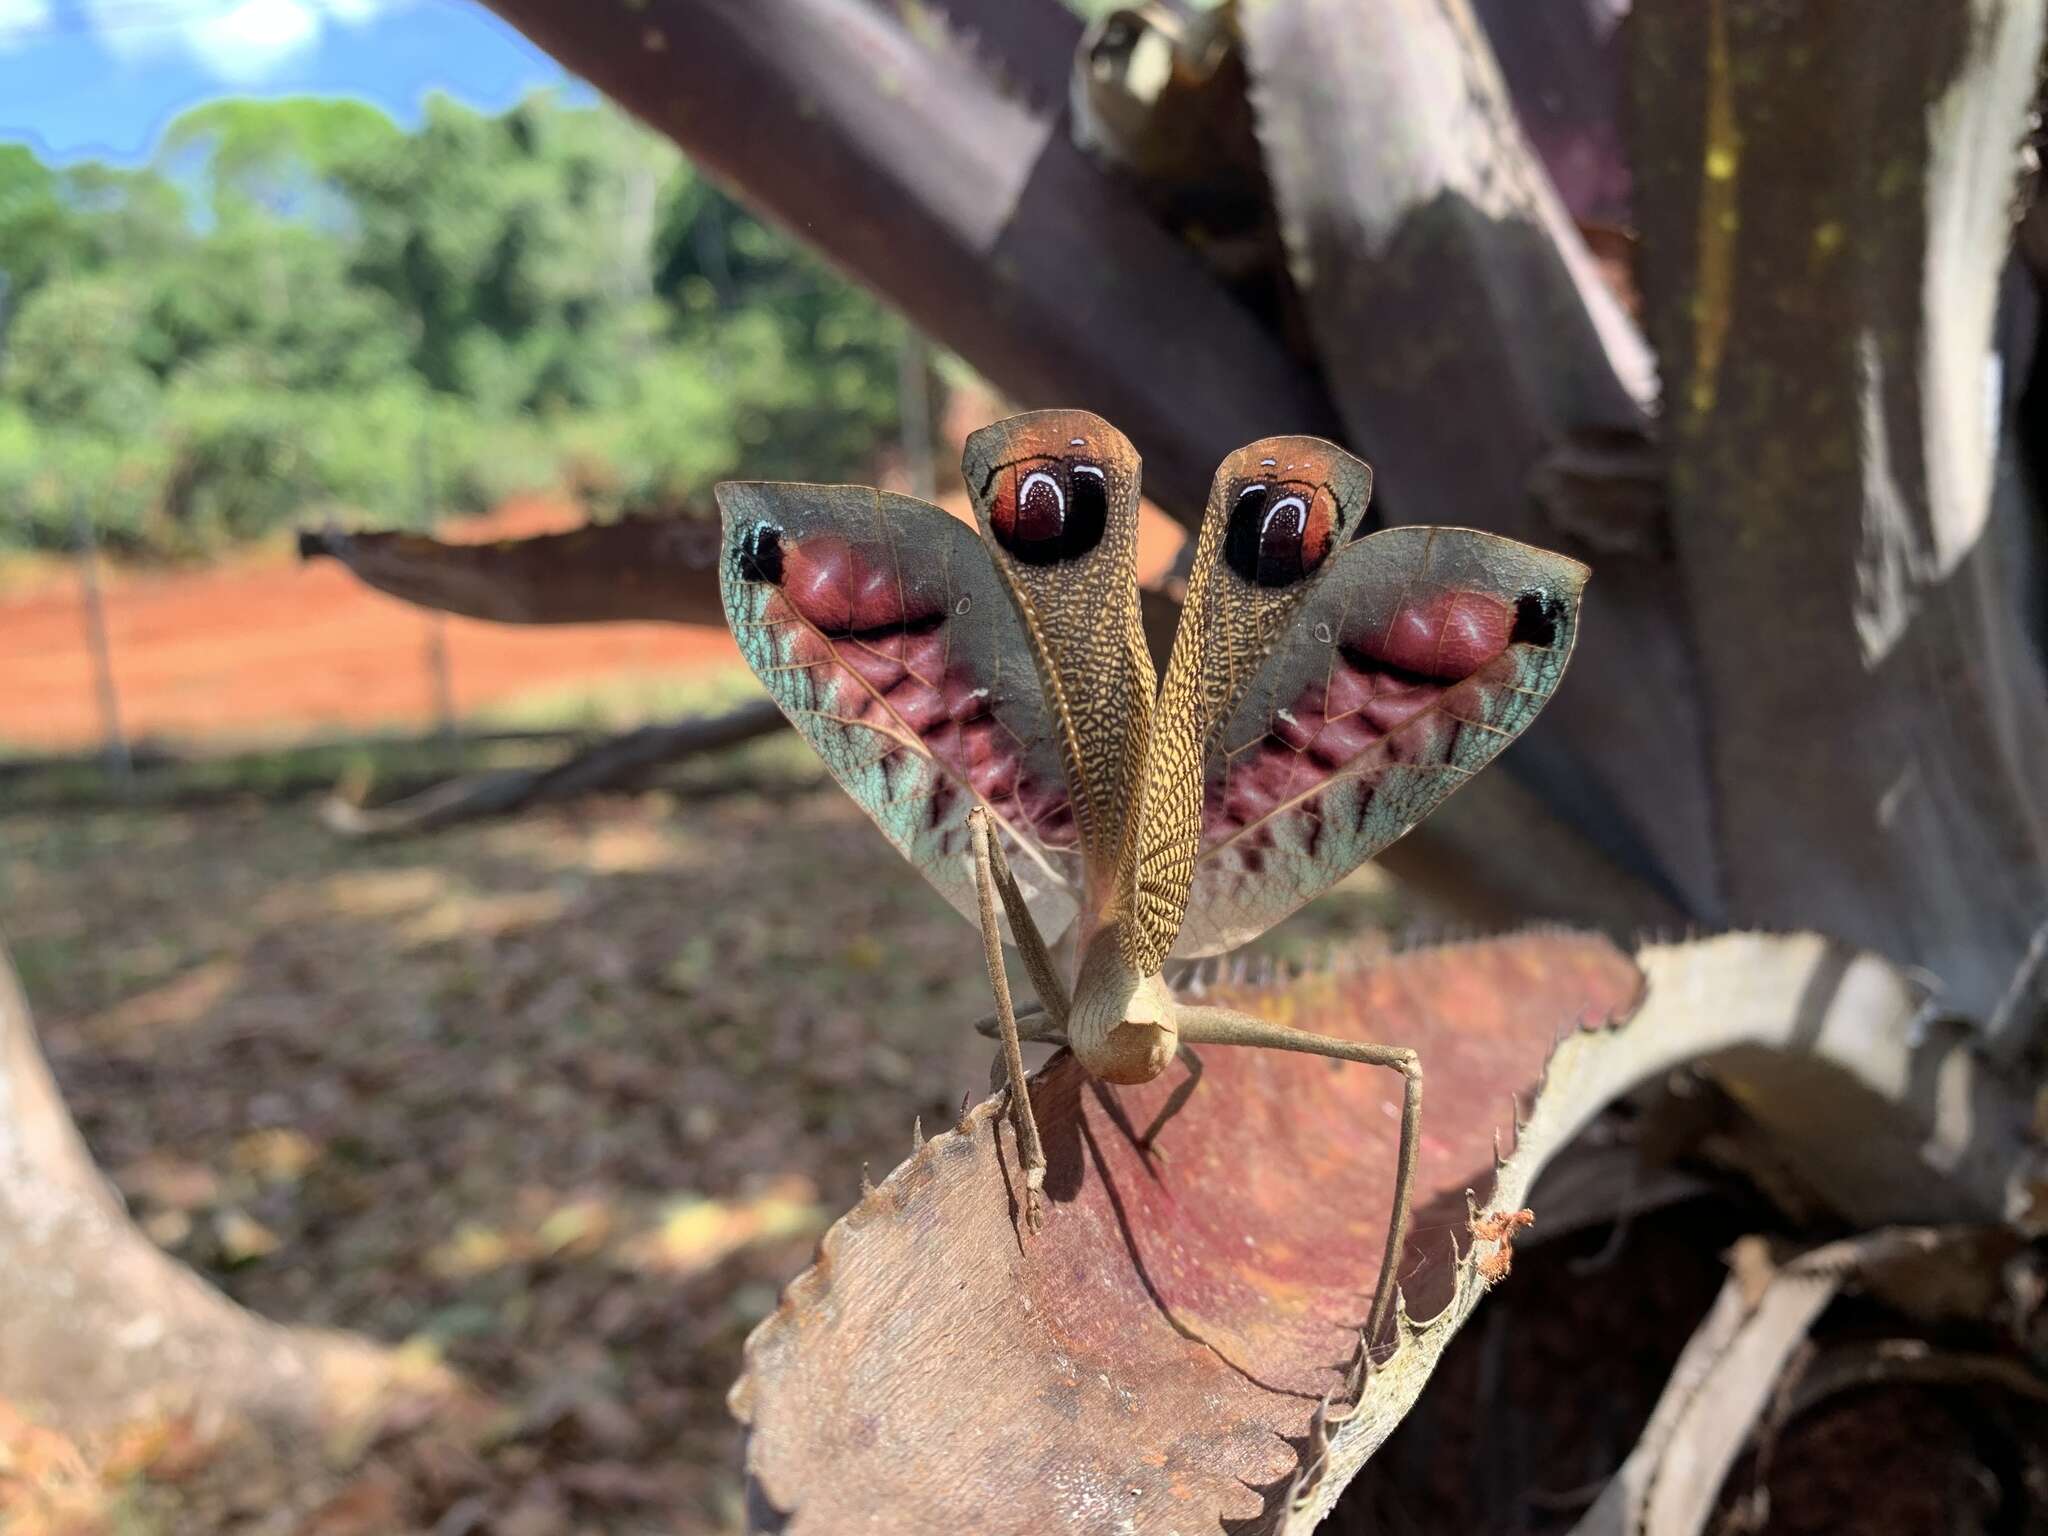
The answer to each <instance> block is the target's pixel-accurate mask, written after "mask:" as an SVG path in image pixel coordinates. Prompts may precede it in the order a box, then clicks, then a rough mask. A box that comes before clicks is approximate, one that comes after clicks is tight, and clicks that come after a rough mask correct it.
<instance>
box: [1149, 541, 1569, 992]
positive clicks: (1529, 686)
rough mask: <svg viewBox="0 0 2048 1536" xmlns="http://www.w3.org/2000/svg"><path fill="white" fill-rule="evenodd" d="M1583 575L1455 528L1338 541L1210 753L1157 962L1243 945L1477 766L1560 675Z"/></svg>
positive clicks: (1530, 714) (1516, 730) (1542, 555)
mask: <svg viewBox="0 0 2048 1536" xmlns="http://www.w3.org/2000/svg"><path fill="white" fill-rule="evenodd" d="M1585 578H1586V569H1585V567H1584V566H1582V565H1580V564H1578V562H1576V561H1574V560H1569V559H1566V558H1564V557H1563V556H1561V555H1553V554H1549V553H1547V552H1546V551H1543V550H1538V549H1533V548H1531V547H1529V546H1527V545H1523V544H1517V543H1515V542H1514V541H1512V540H1509V539H1501V538H1496V537H1494V536H1492V535H1489V534H1481V533H1474V532H1471V531H1469V530H1466V529H1456V528H1393V529H1387V530H1385V531H1383V532H1381V533H1377V534H1374V535H1372V536H1371V537H1369V538H1366V539H1362V540H1359V541H1357V542H1355V543H1353V544H1352V545H1350V546H1348V547H1347V548H1346V549H1345V550H1344V551H1343V552H1342V554H1341V555H1340V556H1339V557H1338V559H1337V561H1336V562H1335V563H1334V565H1333V567H1332V569H1331V570H1330V572H1329V574H1328V576H1327V578H1325V579H1324V580H1323V582H1322V583H1321V585H1319V587H1318V588H1317V590H1316V592H1315V593H1314V594H1313V595H1312V596H1311V597H1310V598H1309V600H1308V601H1307V602H1306V603H1305V604H1304V605H1303V607H1302V609H1301V611H1300V612H1299V613H1298V614H1297V615H1296V617H1295V619H1294V622H1293V623H1292V624H1291V625H1290V626H1289V628H1288V630H1287V632H1286V633H1285V634H1284V635H1283V636H1282V637H1281V641H1280V643H1279V645H1277V646H1276V647H1275V649H1274V652H1273V654H1272V656H1271V657H1270V658H1269V659H1268V661H1267V662H1266V664H1265V666H1264V668H1263V669H1262V670H1261V671H1260V673H1259V675H1258V677H1257V678H1256V680H1255V681H1254V682H1253V684H1252V687H1251V688H1250V689H1249V690H1248V691H1247V693H1246V695H1245V698H1244V700H1243V701H1242V703H1241V704H1240V705H1239V706H1238V708H1237V709H1236V711H1235V712H1234V713H1233V714H1232V716H1231V718H1230V720H1229V722H1228V723H1227V724H1226V725H1225V727H1224V729H1223V731H1222V732H1221V733H1220V735H1219V737H1218V740H1217V743H1216V746H1215V748H1214V750H1213V751H1212V755H1211V757H1210V762H1209V775H1208V783H1207V788H1206V790H1205V793H1204V808H1203V847H1202V851H1201V854H1200V856H1199V857H1198V859H1197V861H1196V865H1195V877H1194V887H1193V890H1192V893H1191V896H1190V901H1189V908H1188V916H1187V920H1186V921H1185V922H1184V923H1183V925H1182V928H1181V936H1180V940H1179V942H1178V943H1177V944H1176V945H1175V947H1174V953H1175V954H1176V955H1180V956H1183V957H1187V956H1195V955H1208V954H1217V953H1220V952H1222V951H1223V950H1226V949H1232V948H1235V947H1236V946H1237V945H1239V944H1242V943H1245V942H1247V941H1248V940H1250V939H1252V938H1255V937H1256V936H1257V935H1259V934H1260V933H1263V932H1264V931H1265V930H1266V929H1267V928H1270V927H1271V926H1272V925H1273V924H1274V923H1276V922H1278V921H1279V920H1280V919H1281V918H1283V917H1285V916H1286V915H1287V914H1288V913H1290V912H1292V911H1293V910H1295V908H1297V907H1299V906H1301V905H1302V904H1303V903H1304V902H1306V901H1308V900H1310V899H1311V898H1312V897H1314V896H1316V895H1318V894H1319V893H1321V892H1322V891H1324V890H1326V889H1328V888H1329V887H1330V886H1331V885H1333V884H1334V883H1336V881H1338V880H1340V879H1342V878H1343V877H1344V876H1345V875H1347V874H1349V873H1350V872H1351V871H1352V870H1354V869H1356V868H1357V867H1358V866H1359V865H1360V864H1362V863H1364V862H1365V860H1367V859H1369V858H1371V857H1372V856H1373V855H1374V854H1376V853H1378V852H1379V851H1380V850H1381V849H1383V848H1385V847H1386V846H1387V845H1388V844H1389V843H1391V842H1393V841H1395V839H1397V838H1399V837H1400V836H1401V835H1402V834H1403V833H1405V832H1407V831H1408V829H1409V828H1411V827H1412V826H1414V825H1415V823H1417V822H1418V821H1420V820H1422V818H1423V817H1425V816H1427V815H1428V814H1429V813H1430V811H1432V810H1434V809H1435V808H1436V806H1437V805H1438V804H1440V803H1441V802H1442V801H1443V799H1444V798H1445V797H1446V796H1447V795H1449V794H1450V793H1451V792H1452V791H1453V790H1454V789H1456V788H1457V787H1458V785H1460V784H1462V783H1463V782H1464V781H1465V780H1466V779H1468V778H1470V777H1471V776H1472V775H1473V774H1474V773H1477V772H1478V771H1479V770H1480V769H1481V768H1483V767H1484V766H1485V765H1486V764H1487V763H1488V762H1490V761H1491V760H1492V759H1493V757H1494V755H1495V754H1496V753H1498V752H1499V751H1500V750H1501V749H1502V748H1503V747H1505V746H1506V745H1507V744H1508V743H1509V742H1510V741H1512V740H1513V739H1514V738H1515V737H1516V736H1517V735H1519V734H1520V733H1521V731H1522V730H1523V728H1524V727H1526V726H1527V725H1528V723H1529V722H1530V721H1531V720H1533V719H1534V718H1535V717H1536V713H1537V711H1538V710H1540V709H1541V708H1542V707H1543V704H1544V702H1545V701H1546V700H1548V698H1549V697H1550V694H1551V691H1552V689H1554V688H1555V687H1556V685H1557V681H1558V679H1559V677H1561V676H1562V675H1563V672H1564V666H1565V662H1566V660H1567V659H1568V658H1569V656H1570V654H1571V647H1572V641H1573V639H1574V637H1575V634H1576V630H1577V617H1578V601H1579V590H1580V587H1581V586H1582V585H1583V583H1584V581H1585Z"/></svg>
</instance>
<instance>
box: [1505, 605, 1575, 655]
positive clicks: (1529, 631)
mask: <svg viewBox="0 0 2048 1536" xmlns="http://www.w3.org/2000/svg"><path fill="white" fill-rule="evenodd" d="M1563 619H1564V604H1563V603H1561V602H1559V601H1558V600H1557V599H1556V598H1554V597H1552V596H1551V595H1550V594H1549V593H1548V592H1524V593H1523V594H1522V595H1521V596H1520V597H1518V598H1516V599H1515V627H1514V629H1513V630H1512V631H1510V632H1509V634H1508V644H1510V645H1534V646H1538V647H1541V648H1542V649H1544V650H1546V651H1547V650H1549V649H1550V648H1551V647H1552V646H1554V645H1556V644H1557V630H1558V625H1559V624H1560V623H1562V622H1563Z"/></svg>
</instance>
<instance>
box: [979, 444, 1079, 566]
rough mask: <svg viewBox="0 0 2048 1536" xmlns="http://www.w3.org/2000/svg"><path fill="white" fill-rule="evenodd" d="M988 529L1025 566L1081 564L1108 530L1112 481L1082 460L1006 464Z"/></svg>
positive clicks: (1034, 460)
mask: <svg viewBox="0 0 2048 1536" xmlns="http://www.w3.org/2000/svg"><path fill="white" fill-rule="evenodd" d="M988 524H989V527H990V529H992V530H993V531H994V533H995V536H996V543H998V544H1000V545H1001V546H1002V547H1003V548H1004V549H1005V550H1006V551H1008V552H1009V553H1010V554H1011V555H1012V556H1013V557H1015V558H1016V559H1018V560H1020V561H1022V562H1023V563H1024V564H1025V565H1053V564H1056V563H1058V562H1059V561H1062V560H1077V559H1079V558H1080V557H1081V556H1082V555H1085V554H1087V553H1088V552H1089V551H1090V550H1091V549H1093V548H1095V546H1096V545H1098V544H1100V543H1101V542H1102V535H1103V533H1104V531H1105V530H1106V529H1107V528H1108V526H1109V476H1108V475H1107V473H1105V471H1104V470H1103V467H1102V466H1101V465H1100V464H1097V463H1096V462H1094V461H1093V460H1092V459H1084V458H1081V457H1080V456H1078V455H1073V456H1069V457H1064V458H1042V459H1026V460H1024V461H1023V462H1021V463H1017V464H1010V465H1006V466H1004V468H1003V469H1001V470H1000V471H998V475H997V485H996V493H995V499H994V500H993V501H991V502H990V503H989V509H988Z"/></svg>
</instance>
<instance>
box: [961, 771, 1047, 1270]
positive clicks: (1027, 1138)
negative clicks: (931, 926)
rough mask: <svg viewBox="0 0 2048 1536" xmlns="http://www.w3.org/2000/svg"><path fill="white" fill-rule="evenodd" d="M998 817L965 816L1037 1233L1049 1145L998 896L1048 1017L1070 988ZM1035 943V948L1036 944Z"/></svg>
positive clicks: (979, 812)
mask: <svg viewBox="0 0 2048 1536" xmlns="http://www.w3.org/2000/svg"><path fill="white" fill-rule="evenodd" d="M993 823H994V818H993V817H992V816H990V815H989V813H988V810H987V808H986V807H984V806H976V807H975V808H974V809H973V810H972V811H971V812H969V813H968V817H967V828H968V834H969V839H970V841H971V842H972V843H973V845H974V888H975V891H976V894H978V895H979V896H980V898H981V948H982V955H983V957H984V958H985V959H986V960H987V961H988V984H989V988H990V990H991V991H993V992H994V993H995V998H996V1026H997V1028H998V1029H999V1030H1000V1031H1001V1034H1002V1041H1003V1067H1004V1071H1005V1074H1006V1075H1007V1076H1008V1078H1009V1089H1010V1113H1011V1116H1012V1117H1013V1118H1014V1120H1015V1122H1016V1126H1017V1155H1018V1157H1019V1158H1020V1159H1022V1161H1023V1164H1024V1220H1025V1222H1026V1224H1027V1225H1028V1226H1029V1227H1030V1228H1031V1230H1032V1231H1034V1232H1036V1231H1037V1230H1038V1227H1039V1223H1040V1222H1041V1221H1042V1220H1043V1217H1042V1216H1041V1214H1040V1196H1039V1192H1040V1191H1041V1190H1043V1189H1044V1188H1045V1147H1044V1145H1043V1144H1042V1143H1041V1142H1040V1141H1039V1139H1038V1119H1037V1117H1036V1116H1035V1115H1033V1114H1032V1112H1031V1089H1030V1086H1029V1085H1028V1084H1027V1083H1026V1082H1025V1076H1024V1050H1023V1046H1022V1043H1021V1042H1020V1040H1019V1038H1018V1035H1017V1015H1016V1014H1015V1012H1014V1011H1012V1009H1011V1007H1010V975H1009V970H1008V968H1007V967H1006V966H1005V965H1004V964H1003V934H1002V928H1001V926H1000V925H999V924H998V923H997V921H996V899H997V893H998V891H1000V892H1001V895H1002V901H1003V905H1004V907H1005V908H1006V909H1007V910H1008V911H1009V914H1010V928H1011V931H1012V932H1014V933H1015V934H1016V936H1017V947H1018V948H1019V949H1020V950H1022V951H1023V953H1024V964H1025V967H1026V969H1028V970H1029V971H1030V972H1031V981H1032V985H1033V986H1035V987H1036V988H1037V989H1038V994H1039V999H1040V1001H1041V1002H1042V1003H1043V1004H1044V1005H1045V1011H1046V1015H1047V1019H1048V1021H1049V1022H1051V1023H1053V1024H1054V1025H1055V1026H1056V1027H1064V1025H1065V1023H1066V1015H1067V1012H1068V1010H1069V1006H1070V1005H1069V1003H1068V1001H1067V993H1066V987H1065V986H1064V985H1062V984H1061V983H1060V981H1059V973H1058V972H1057V971H1055V970H1054V969H1053V965H1052V956H1051V954H1050V953H1049V952H1048V951H1047V949H1046V944H1045V939H1044V937H1043V935H1041V934H1040V933H1039V931H1038V925H1037V924H1036V923H1034V922H1033V921H1032V920H1031V912H1030V909H1029V908H1028V907H1027V906H1026V905H1025V904H1024V894H1023V892H1022V891H1021V890H1019V889H1018V888H1017V882H1016V881H1015V880H1014V879H1012V878H1011V877H1010V870H1009V866H1008V865H1007V864H1006V863H1004V862H1003V855H1002V849H1001V847H1000V846H999V845H998V844H997V842H996V838H995V829H994V825H993ZM1034 946H1035V948H1034Z"/></svg>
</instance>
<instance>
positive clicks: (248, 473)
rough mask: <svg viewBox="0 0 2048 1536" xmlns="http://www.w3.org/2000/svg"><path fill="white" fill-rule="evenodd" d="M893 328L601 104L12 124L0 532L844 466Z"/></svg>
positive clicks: (886, 402)
mask: <svg viewBox="0 0 2048 1536" xmlns="http://www.w3.org/2000/svg"><path fill="white" fill-rule="evenodd" d="M903 335H904V328H903V326H902V324H901V322H900V321H898V320H897V319H895V318H894V317H892V316H891V315H890V314H889V313H888V312H887V311H886V310H884V309H883V308H882V307H881V306H880V305H879V304H878V303H877V302H876V301H875V300H874V299H872V298H871V297H869V296H867V295H866V294H864V293H863V292H862V291H860V290H859V289H857V288H855V287H854V286H852V285H851V284H849V283H847V282H845V281H844V280H843V279H841V278H839V277H838V276H837V275H835V274H834V273H833V272H831V271H830V269H829V268H827V267H826V266H825V265H824V264H823V263H822V262H820V261H819V260H817V259H816V258H815V257H813V256H811V255H809V254H808V253H806V252H804V251H803V250H801V249H799V248H798V247H797V246H796V245H795V244H794V243H793V242H792V241H790V240H789V239H788V238H786V237H785V236H783V235H782V234H780V233H779V232H777V231H775V230H773V229H771V228H769V227H768V226H766V225H764V224H763V223H762V222H761V221H759V220H758V219H756V218H755V217H753V216H752V215H750V214H749V213H748V212H747V211H746V210H745V209H744V208H743V207H742V206H741V205H739V204H738V203H736V202H734V201H733V200H732V199H731V198H729V197H727V196H726V195H725V194H724V193H722V192H720V191H718V190H717V189H716V188H715V187H713V186H712V185H711V184H710V183H708V182H707V181H705V180H704V179H703V178H702V177H700V176H698V175H697V174H695V173H694V172H693V171H692V170H691V169H690V167H689V166H688V165H687V164H686V163H685V162H684V161H683V159H682V157H681V156H680V155H679V154H678V153H677V152H676V150H675V149H674V147H673V146H672V145H671V144H669V143H668V142H667V141H666V140H663V139H660V138H658V137H656V136H655V135H654V134H652V133H650V132H648V131H647V130H645V129H643V128H641V127H639V126H637V125H635V124H633V123H632V122H630V121H629V120H628V119H626V118H625V116H624V115H623V114H621V113H620V112H618V111H617V110H616V109H614V108H612V107H610V106H608V105H577V104H573V103H572V102H567V101H564V100H563V99H562V98H561V96H560V95H559V94H557V93H552V92H542V93H536V94H533V95H531V96H529V97H528V98H527V99H526V100H525V101H523V102H522V103H520V104H519V105H518V106H517V107H515V108H514V109H512V110H510V111H508V112H504V113H500V114H486V113H481V112H478V111H475V110H473V109H471V108H469V107H467V106H464V105H462V104H460V103H458V102H456V101H454V100H451V99H448V98H445V97H443V98H436V99H433V100H430V101H429V102H428V104H427V106H426V110H425V114H424V121H423V122H422V123H421V124H420V125H419V126H418V127H417V128H416V129H413V130H411V131H408V130H406V129H403V128H401V127H399V126H398V125H397V124H396V123H394V122H393V121H392V120H391V119H390V118H388V117H387V116H385V115H384V114H383V113H382V112H381V111H379V110H378V109H377V108H375V107H373V106H370V105H368V104H365V103H361V102H356V101H350V100H337V99H325V100H323V99H283V100H255V99H243V100H234V99H229V100H220V101H215V102H212V103H209V104H207V105H205V106H202V107H199V108H196V109H194V110H192V111H190V112H188V113H186V114H185V115H184V116H182V117H180V118H178V119H177V120H176V121H175V122H174V123H172V124H171V125H170V127H169V128H168V129H167V131H166V132H165V133H164V135H163V138H162V141H161V146H160V148H159V149H158V151H157V153H156V155H155V157H154V160H153V163H150V164H148V165H145V166H142V167H140V168H136V169H124V168H118V167H114V166H109V165H104V164H97V163H90V162H88V163H83V164H74V165H70V166H65V167H53V166H50V165H47V164H44V163H42V162H41V161H40V160H38V158H37V157H36V155H35V154H34V153H33V152H32V151H31V150H29V149H28V148H26V147H24V146H22V145H19V144H0V549H4V548H6V547H8V546H30V547H36V546H44V547H49V546H64V547H69V545H70V544H71V543H72V541H73V540H74V538H75V537H76V526H75V524H76V519H77V517H78V515H79V514H80V513H81V512H82V513H83V514H84V515H85V516H86V517H88V518H89V519H90V522H91V524H92V526H93V528H94V529H95V530H96V532H97V534H98V537H99V541H100V543H101V545H102V547H103V548H105V549H107V550H108V551H109V552H111V553H116V554H120V555H124V556H142V557H164V556H192V555H197V554H204V553H206V552H208V551H213V550H218V549H220V548H222V547H223V546H226V545H230V544H233V543H236V542H238V541H245V540H248V539H251V538H254V537H257V536H260V535H263V534H267V533H270V532H272V531H274V530H277V529H279V528H283V527H286V526H288V525H292V524H295V523H301V524H302V523H305V522H308V521H311V520H317V519H319V518H320V517H321V516H322V515H323V514H324V513H327V512H340V513H344V514H346V515H350V516H355V517H359V518H361V519H362V520H363V521H366V522H369V523H372V524H375V525H377V526H404V525H408V524H411V525H417V524H418V523H420V522H421V520H422V519H424V518H426V517H427V516H428V515H429V509H432V511H433V512H434V513H436V514H445V513H452V512H463V511H481V510H486V509H489V508H491V507H494V506H496V505H498V504H499V503H500V502H501V501H502V500H504V499H505V498H506V497H507V496H510V495H513V494H515V493H520V492H529V491H535V490H557V489H559V490H562V491H566V492H567V493H568V494H569V495H570V496H571V497H572V498H573V499H575V500H577V501H579V502H582V503H584V504H586V505H588V506H589V507H591V508H592V509H593V510H596V511H598V512H600V513H602V512H604V511H607V510H619V509H626V510H631V509H650V510H662V509H672V508H674V507H676V506H678V505H679V504H681V503H682V502H684V501H685V500H687V499H688V498H690V497H692V496H694V495H697V494H699V493H702V492H704V491H706V490H708V488H709V486H710V485H711V484H712V483H713V482H714V481H716V480H718V479H719V478H722V477H725V476H729V475H731V474H733V473H735V472H736V471H738V470H739V469H740V468H741V466H742V465H744V466H745V468H746V471H747V473H749V474H750V475H760V476H775V475H784V474H788V475H797V474H801V476H802V477H805V478H820V479H831V478H834V477H838V476H841V475H852V476H857V475H859V474H861V473H864V472H865V471H866V470H867V469H868V468H869V467H870V460H871V459H872V457H873V455H874V453H875V451H876V448H877V445H878V443H881V442H885V441H886V440H887V438H888V435H889V434H891V433H893V431H894V429H895V426H896V416H897V411H898V398H899V397H898V388H897V369H898V361H897V359H898V352H899V349H900V346H901V343H902V339H903Z"/></svg>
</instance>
